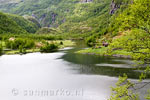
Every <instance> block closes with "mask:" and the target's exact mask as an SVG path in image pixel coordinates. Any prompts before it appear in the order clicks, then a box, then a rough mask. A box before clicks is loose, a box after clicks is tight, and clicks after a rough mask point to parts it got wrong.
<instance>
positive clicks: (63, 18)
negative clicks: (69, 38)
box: [0, 0, 111, 33]
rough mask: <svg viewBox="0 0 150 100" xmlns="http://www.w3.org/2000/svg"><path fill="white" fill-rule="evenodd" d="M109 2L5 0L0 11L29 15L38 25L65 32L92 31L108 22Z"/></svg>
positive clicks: (94, 0) (96, 30)
mask: <svg viewBox="0 0 150 100" xmlns="http://www.w3.org/2000/svg"><path fill="white" fill-rule="evenodd" d="M0 1H2V0H0ZM110 4H111V0H16V1H13V2H12V0H7V1H5V3H1V5H0V10H1V11H4V12H8V13H13V14H18V15H21V16H24V15H29V16H32V17H34V18H36V19H37V20H38V22H39V23H40V24H41V26H42V27H54V28H59V30H61V31H62V32H65V33H92V32H93V33H94V32H98V31H99V30H100V29H101V28H102V27H105V26H107V25H108V19H109V16H110V15H109V11H110Z"/></svg>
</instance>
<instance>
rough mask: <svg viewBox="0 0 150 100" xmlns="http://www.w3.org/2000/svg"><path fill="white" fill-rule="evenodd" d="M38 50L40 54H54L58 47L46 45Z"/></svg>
mask: <svg viewBox="0 0 150 100" xmlns="http://www.w3.org/2000/svg"><path fill="white" fill-rule="evenodd" d="M40 50H41V52H45V53H49V52H55V51H57V50H58V45H56V44H49V43H47V44H46V45H44V46H43V47H41V48H40Z"/></svg>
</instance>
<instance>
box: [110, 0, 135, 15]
mask: <svg viewBox="0 0 150 100" xmlns="http://www.w3.org/2000/svg"><path fill="white" fill-rule="evenodd" d="M131 3H133V0H112V2H111V10H110V14H114V13H115V12H116V11H117V9H119V8H120V7H121V6H127V5H128V4H131Z"/></svg>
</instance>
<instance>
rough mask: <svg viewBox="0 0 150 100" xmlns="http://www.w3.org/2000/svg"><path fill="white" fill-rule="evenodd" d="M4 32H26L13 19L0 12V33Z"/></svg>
mask: <svg viewBox="0 0 150 100" xmlns="http://www.w3.org/2000/svg"><path fill="white" fill-rule="evenodd" d="M2 33H4V34H6V33H16V34H21V33H27V32H26V31H25V30H24V29H22V28H21V27H20V26H19V25H18V24H17V23H16V22H15V21H13V20H12V19H10V18H9V17H8V16H7V15H6V14H3V13H1V12H0V34H2Z"/></svg>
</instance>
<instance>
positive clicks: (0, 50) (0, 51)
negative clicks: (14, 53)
mask: <svg viewBox="0 0 150 100" xmlns="http://www.w3.org/2000/svg"><path fill="white" fill-rule="evenodd" d="M2 53H3V47H2V46H0V55H2Z"/></svg>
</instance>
